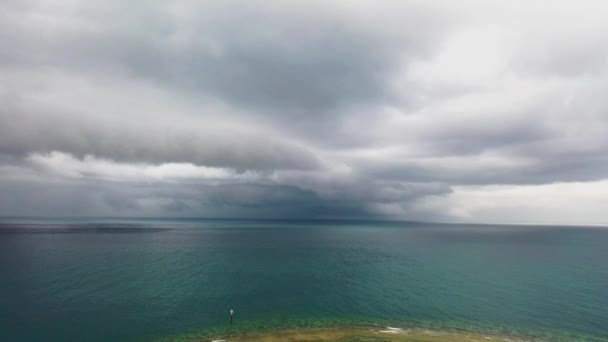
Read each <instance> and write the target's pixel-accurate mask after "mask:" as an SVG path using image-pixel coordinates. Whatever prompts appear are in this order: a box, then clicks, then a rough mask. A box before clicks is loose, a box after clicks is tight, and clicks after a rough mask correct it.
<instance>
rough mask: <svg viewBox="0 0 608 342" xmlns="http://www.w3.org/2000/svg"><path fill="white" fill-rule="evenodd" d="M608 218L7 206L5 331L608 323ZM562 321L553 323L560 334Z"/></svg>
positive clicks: (530, 327)
mask: <svg viewBox="0 0 608 342" xmlns="http://www.w3.org/2000/svg"><path fill="white" fill-rule="evenodd" d="M607 265H608V229H603V228H583V227H532V226H530V227H528V226H488V225H431V224H413V223H386V222H384V223H382V222H352V221H350V222H349V221H325V222H323V221H314V222H303V221H267V222H265V221H222V220H107V219H103V220H102V219H99V220H9V219H5V220H3V221H2V222H0V274H1V275H2V280H1V281H0V318H1V319H0V340H10V341H39V340H47V341H48V340H53V341H71V340H81V341H82V340H88V341H102V340H118V341H122V340H124V341H130V340H149V339H156V338H162V337H167V336H184V335H188V334H197V333H200V332H201V331H202V332H203V333H207V332H209V331H220V330H222V329H227V328H228V310H229V309H230V308H234V309H235V311H236V316H235V324H234V326H233V327H232V329H233V330H239V329H240V330H247V329H279V328H282V327H286V326H310V325H331V324H364V323H373V324H379V325H382V324H393V325H397V324H398V325H407V324H415V325H424V326H430V327H452V328H459V329H473V330H490V331H494V332H506V333H513V334H536V335H542V336H552V337H551V338H558V337H561V338H562V339H564V340H572V339H575V337H574V336H575V335H577V336H587V338H588V339H590V338H591V337H589V336H594V338H595V339H597V340H606V339H607V338H608V290H607V289H608V266H607ZM556 336H557V337H556Z"/></svg>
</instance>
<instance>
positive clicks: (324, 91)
mask: <svg viewBox="0 0 608 342" xmlns="http://www.w3.org/2000/svg"><path fill="white" fill-rule="evenodd" d="M606 17H608V6H606V5H604V4H602V3H601V2H599V1H587V0H584V1H578V2H576V3H573V2H571V1H538V2H535V3H533V4H531V3H529V2H525V1H509V2H508V3H505V2H499V1H489V2H488V1H481V0H475V1H462V2H459V3H451V2H446V1H380V2H373V3H361V4H354V3H353V2H350V1H332V2H327V1H306V2H299V1H294V2H287V3H286V2H284V1H259V2H257V1H253V2H247V3H243V2H237V1H221V2H215V3H210V2H198V1H175V2H170V3H167V2H161V1H135V2H129V3H125V2H121V1H104V2H98V3H92V2H90V1H78V0H70V1H63V2H61V3H57V2H55V1H46V0H28V1H11V0H8V1H2V2H0V101H1V103H2V106H0V215H9V216H10V215H109V216H160V215H162V216H205V217H226V216H227V217H281V218H289V217H294V218H296V217H297V218H326V217H331V218H341V217H348V218H382V219H410V220H429V221H474V222H492V221H495V222H537V223H543V222H552V223H559V222H564V223H577V222H578V223H608V216H607V215H606V214H605V213H604V212H603V211H602V210H589V211H582V210H581V211H576V210H565V209H567V208H565V207H568V206H569V205H571V206H574V207H576V206H580V207H589V208H596V207H597V202H598V201H601V200H608V195H602V194H608V188H606V181H605V180H606V179H607V178H608V98H607V97H606V96H605V94H606V93H608V59H607V58H606V56H607V55H608V48H606V47H608V24H606V21H605V18H606ZM598 189H599V190H598ZM600 190H606V191H600ZM570 194H577V195H576V196H575V197H576V198H577V203H569V202H568V200H567V199H568V198H569V197H570ZM534 197H538V198H540V200H538V201H530V198H534ZM543 198H547V200H542V199H543ZM549 198H551V200H549ZM480 203H483V205H482V204H480ZM557 211H559V212H561V213H564V212H567V213H569V214H568V216H567V217H565V216H564V215H561V214H560V215H557V214H556V213H555V212H557Z"/></svg>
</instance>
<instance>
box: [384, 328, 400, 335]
mask: <svg viewBox="0 0 608 342" xmlns="http://www.w3.org/2000/svg"><path fill="white" fill-rule="evenodd" d="M380 332H383V333H389V334H399V333H402V332H403V329H401V328H393V327H386V330H380Z"/></svg>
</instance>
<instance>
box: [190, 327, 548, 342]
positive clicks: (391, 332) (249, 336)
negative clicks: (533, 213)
mask: <svg viewBox="0 0 608 342" xmlns="http://www.w3.org/2000/svg"><path fill="white" fill-rule="evenodd" d="M189 341H192V342H194V341H196V342H198V341H215V342H245V341H247V342H305V341H311V342H312V341H314V342H320V341H338V342H414V341H415V342H440V341H445V342H492V341H501V342H519V341H526V340H523V339H520V338H513V337H504V336H494V335H486V334H475V333H468V332H455V331H438V330H428V329H421V328H420V329H418V328H416V329H401V328H396V327H386V328H377V327H374V328H365V327H340V328H309V329H293V330H283V331H273V332H247V333H241V334H235V335H227V336H218V337H217V338H212V339H209V338H204V339H197V338H194V339H191V340H189ZM527 341H530V340H527ZM534 341H538V340H534Z"/></svg>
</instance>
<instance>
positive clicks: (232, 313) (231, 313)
mask: <svg viewBox="0 0 608 342" xmlns="http://www.w3.org/2000/svg"><path fill="white" fill-rule="evenodd" d="M232 317H234V310H232V309H230V325H232Z"/></svg>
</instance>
